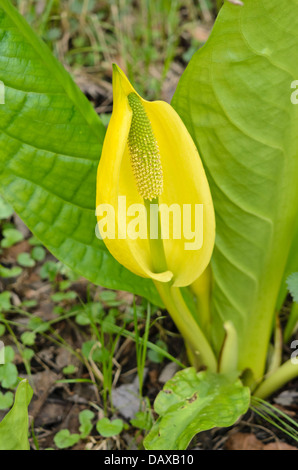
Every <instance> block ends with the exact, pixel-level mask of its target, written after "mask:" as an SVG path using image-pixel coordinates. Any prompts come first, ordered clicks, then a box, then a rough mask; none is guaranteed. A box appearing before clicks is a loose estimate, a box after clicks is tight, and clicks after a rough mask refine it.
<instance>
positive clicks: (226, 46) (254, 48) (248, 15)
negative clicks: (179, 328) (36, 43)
mask: <svg viewBox="0 0 298 470" xmlns="http://www.w3.org/2000/svg"><path fill="white" fill-rule="evenodd" d="M297 50H298V0H292V1H291V2H282V3H281V2H280V1H279V0H244V6H237V5H232V4H230V3H226V4H225V5H224V7H223V8H222V10H221V12H220V14H219V17H218V19H217V21H216V24H215V26H214V29H213V32H212V34H211V36H210V38H209V40H208V41H207V43H206V45H205V46H204V47H203V48H202V49H201V50H200V51H198V52H197V53H196V54H195V56H194V57H193V59H192V60H191V62H190V64H189V66H188V67H187V69H186V71H185V73H184V75H183V77H182V79H181V81H180V83H179V85H178V89H177V91H176V94H175V96H174V100H173V105H174V107H175V108H176V110H177V111H178V112H179V114H180V115H181V117H182V119H183V120H184V122H185V124H186V126H187V127H188V129H189V131H190V132H191V134H192V136H193V138H194V139H195V142H196V144H197V146H198V149H199V151H200V154H201V156H202V158H203V161H204V165H205V168H206V172H207V176H208V179H209V182H210V186H211V191H212V195H213V198H214V204H215V211H216V222H217V238H216V246H215V250H214V256H213V260H212V268H213V276H214V289H213V299H212V302H213V318H214V320H213V323H212V329H213V342H214V346H215V348H216V349H217V351H219V350H220V347H221V344H222V338H223V334H224V332H223V328H222V325H223V322H224V321H227V320H230V321H232V322H233V324H234V325H235V327H236V329H237V332H238V335H239V345H240V351H239V367H240V368H241V369H244V368H247V367H248V368H251V369H252V370H253V371H254V373H255V376H256V377H261V376H262V374H263V371H264V367H265V361H266V353H267V348H268V343H269V338H270V334H271V328H272V320H273V315H274V309H275V305H276V301H277V296H278V292H279V289H280V285H281V280H282V276H283V274H284V270H285V266H286V263H287V259H288V256H289V252H290V248H291V245H292V242H293V237H294V232H295V230H294V226H295V219H296V218H297V216H298V184H297V181H298V155H297V152H298V145H297V144H298V142H297V139H298V132H297V130H298V126H297V124H298V106H297V105H294V104H292V102H291V99H290V98H291V94H292V93H293V91H294V90H293V89H292V88H291V83H292V82H293V81H294V80H296V79H298V61H297ZM293 246H294V245H293Z"/></svg>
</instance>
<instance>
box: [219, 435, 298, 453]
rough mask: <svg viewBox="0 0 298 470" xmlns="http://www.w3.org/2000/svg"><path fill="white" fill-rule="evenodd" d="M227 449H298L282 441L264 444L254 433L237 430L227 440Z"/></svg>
mask: <svg viewBox="0 0 298 470" xmlns="http://www.w3.org/2000/svg"><path fill="white" fill-rule="evenodd" d="M225 447H226V449H227V450H298V449H297V448H296V447H293V446H290V445H289V444H286V443H285V442H282V441H276V442H272V443H270V444H263V442H262V441H260V440H259V439H258V438H257V437H256V436H255V435H254V434H249V433H242V432H237V433H236V434H233V435H232V436H231V437H229V439H228V440H227V442H226V445H225Z"/></svg>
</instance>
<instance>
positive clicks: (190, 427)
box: [144, 367, 250, 450]
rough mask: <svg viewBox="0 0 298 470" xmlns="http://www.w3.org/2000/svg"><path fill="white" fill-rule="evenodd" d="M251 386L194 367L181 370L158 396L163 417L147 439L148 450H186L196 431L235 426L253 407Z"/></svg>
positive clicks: (158, 411) (156, 405) (156, 403)
mask: <svg viewBox="0 0 298 470" xmlns="http://www.w3.org/2000/svg"><path fill="white" fill-rule="evenodd" d="M249 401H250V392H249V388H247V387H243V385H242V383H241V382H240V380H235V379H234V380H232V379H231V378H230V377H228V376H225V375H221V374H214V373H211V372H199V373H196V371H195V369H194V368H193V367H191V368H189V369H184V370H183V371H180V372H178V373H177V374H176V375H175V376H174V377H173V378H172V379H171V380H169V381H168V382H167V383H166V385H165V386H164V388H163V390H162V391H161V392H160V393H159V394H158V395H157V398H156V400H155V402H154V409H155V411H156V413H158V414H159V418H158V420H157V421H156V423H155V424H154V426H153V428H152V430H151V431H150V433H149V434H148V436H147V437H146V439H145V441H144V445H145V448H146V449H147V450H150V449H155V450H183V449H186V448H187V446H188V444H189V442H190V441H191V439H192V438H193V436H194V435H195V434H197V433H198V432H201V431H206V430H207V429H211V428H213V427H225V426H232V424H234V423H235V422H236V421H237V419H238V418H239V416H241V415H242V414H244V413H245V412H246V411H247V409H248V406H249Z"/></svg>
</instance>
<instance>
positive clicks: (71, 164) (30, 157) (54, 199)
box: [0, 0, 160, 303]
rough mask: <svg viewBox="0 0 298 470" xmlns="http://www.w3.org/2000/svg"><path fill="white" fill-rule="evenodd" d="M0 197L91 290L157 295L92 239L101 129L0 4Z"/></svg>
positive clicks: (2, 1) (3, 1)
mask: <svg viewBox="0 0 298 470" xmlns="http://www.w3.org/2000/svg"><path fill="white" fill-rule="evenodd" d="M0 40H1V42H0V80H1V81H3V83H4V85H5V104H4V105H0V191H1V193H2V194H3V196H4V197H5V199H6V200H7V201H8V202H9V203H11V204H12V205H13V207H14V208H15V210H16V212H17V213H18V214H19V215H20V216H21V217H22V219H23V220H24V222H25V223H26V224H27V225H28V227H29V228H30V229H31V230H32V232H33V233H34V234H35V235H36V236H37V237H38V238H39V239H40V240H41V241H42V242H43V243H44V244H45V245H46V246H47V247H48V248H49V250H50V251H51V252H52V253H53V254H54V255H55V256H56V257H57V258H59V259H60V260H62V261H63V262H64V263H66V264H67V265H69V266H70V267H72V268H73V269H74V270H76V271H77V272H79V273H80V274H82V275H83V276H85V277H86V278H87V279H89V280H91V281H93V282H94V283H96V284H100V285H102V286H105V287H109V288H115V289H124V290H129V291H132V292H135V293H137V294H141V295H144V296H145V297H147V298H150V299H151V300H153V301H154V302H156V303H160V301H159V300H158V299H159V297H158V295H157V292H156V290H155V287H154V286H153V283H152V282H151V281H149V280H143V279H141V278H139V277H137V276H135V275H133V274H132V273H130V272H128V271H127V270H126V269H124V268H123V267H122V266H120V265H119V264H118V263H117V261H115V260H114V258H113V257H112V256H111V255H110V254H109V253H108V252H107V250H106V248H105V245H104V243H103V242H102V241H99V240H98V239H97V238H96V236H95V224H96V218H95V185H96V170H97V165H98V161H99V158H100V153H101V147H102V142H103V138H104V133H105V129H104V126H103V125H102V123H101V121H100V119H99V118H98V116H97V115H96V113H95V111H94V110H93V108H92V106H91V104H90V103H89V102H88V100H87V99H86V97H85V96H84V95H83V94H82V93H81V91H80V90H79V88H78V87H77V86H76V85H75V84H74V82H73V81H72V79H71V77H70V76H69V74H68V73H67V72H66V71H65V70H64V68H63V67H62V65H61V64H59V63H58V62H57V60H56V59H55V58H54V56H53V55H52V54H51V53H50V51H49V50H48V48H47V46H46V45H45V44H44V43H43V42H42V41H41V40H40V39H39V38H38V37H37V36H36V35H35V33H34V32H33V31H32V30H31V28H30V27H29V25H28V24H27V23H26V21H25V20H24V19H23V18H22V16H20V15H19V14H18V12H17V11H16V10H15V9H14V8H13V7H12V5H11V4H10V2H9V1H8V0H0Z"/></svg>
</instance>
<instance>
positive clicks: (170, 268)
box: [96, 65, 215, 287]
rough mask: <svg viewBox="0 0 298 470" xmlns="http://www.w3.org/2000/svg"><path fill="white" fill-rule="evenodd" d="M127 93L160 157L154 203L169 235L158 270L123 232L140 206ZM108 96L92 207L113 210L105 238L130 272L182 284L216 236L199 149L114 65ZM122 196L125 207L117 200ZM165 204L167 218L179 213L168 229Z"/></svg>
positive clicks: (144, 243)
mask: <svg viewBox="0 0 298 470" xmlns="http://www.w3.org/2000/svg"><path fill="white" fill-rule="evenodd" d="M131 93H134V94H135V95H136V96H137V97H138V99H139V101H140V103H141V105H142V106H143V108H144V110H145V112H146V115H147V117H148V119H149V121H150V124H151V128H152V131H153V135H154V137H155V140H156V143H157V147H158V151H159V156H160V163H161V168H162V172H161V173H162V178H163V181H162V192H161V194H160V195H159V197H158V203H159V205H160V207H161V209H162V208H163V209H165V210H164V213H165V217H163V216H162V217H161V232H162V234H163V235H164V234H169V238H168V239H164V240H163V244H164V251H165V257H166V264H167V271H165V272H161V273H156V272H154V269H153V262H152V256H151V251H150V246H149V242H148V239H147V238H145V237H143V238H136V239H133V238H132V237H128V236H126V229H127V228H128V227H129V223H130V222H131V221H132V220H133V219H132V215H133V211H132V212H131V214H130V215H129V212H128V213H127V212H126V213H124V212H125V210H126V209H128V208H129V207H130V206H131V205H133V204H140V205H141V206H140V207H143V208H144V199H143V197H142V196H141V195H140V193H139V190H138V184H137V181H136V172H135V171H133V168H132V161H131V154H130V150H129V145H128V139H129V132H130V129H131V123H132V115H133V111H132V108H131V106H130V104H129V99H128V96H129V95H130V94H131ZM113 99H114V105H113V113H112V116H111V120H110V123H109V126H108V129H107V133H106V137H105V141H104V145H103V150H102V156H101V159H100V163H99V166H98V173H97V200H96V205H97V207H98V206H100V205H102V204H107V205H110V206H112V207H113V208H114V211H115V216H116V217H115V227H114V228H115V233H116V236H115V238H107V237H106V238H104V242H105V244H106V246H107V248H108V250H109V251H110V253H111V254H112V255H113V256H114V258H115V259H117V261H118V262H119V263H120V264H122V265H123V266H125V267H126V268H127V269H129V270H130V271H132V272H134V273H135V274H138V275H139V276H142V277H149V278H152V279H154V280H156V281H160V282H169V281H172V283H173V285H174V286H177V287H182V286H187V285H189V284H191V283H192V282H193V281H194V280H195V279H197V278H198V277H199V276H200V275H201V274H202V272H203V271H204V270H205V268H206V266H207V265H208V263H209V261H210V258H211V254H212V250H213V246H214V239H215V218H214V209H213V204H212V198H211V194H210V189H209V185H208V181H207V178H206V175H205V171H204V169H203V166H202V162H201V160H200V157H199V154H198V151H197V149H196V147H195V144H194V142H193V140H192V138H191V137H190V135H189V133H188V131H187V129H186V127H185V126H184V124H183V122H182V121H181V119H180V117H179V116H178V114H177V113H176V111H175V110H174V109H173V108H172V107H171V106H170V105H169V104H167V103H165V102H162V101H154V102H149V101H145V100H143V99H142V98H141V97H140V96H139V95H138V94H137V92H136V91H135V90H134V88H133V87H132V86H131V84H130V83H129V81H128V79H127V78H126V76H125V75H124V73H123V72H122V71H121V70H120V69H119V68H118V67H117V66H116V65H114V67H113ZM144 138H146V136H145V137H144ZM130 139H132V137H131V136H130ZM136 141H138V139H136ZM119 196H120V199H119ZM124 196H125V198H126V199H125V206H124V205H123V204H122V202H123V197H124ZM119 201H121V203H119ZM133 207H135V206H133ZM167 208H168V209H170V219H169V220H170V221H171V220H172V212H171V209H172V211H174V212H175V210H177V209H178V212H179V210H180V214H181V222H180V219H179V217H177V218H176V219H175V220H176V225H175V224H174V227H172V229H171V226H170V228H169V227H167V225H166V222H167V220H168V215H169V214H168V213H167V212H168V211H167ZM137 214H138V222H140V223H142V222H144V223H146V213H145V211H139V212H138V213H137ZM98 215H99V214H98ZM199 215H200V217H199ZM101 216H102V214H101ZM195 216H197V220H199V221H200V223H199V224H198V225H195V224H194V221H195V220H196V218H195ZM190 217H191V218H190ZM98 220H100V217H98ZM202 221H203V223H202ZM190 222H192V224H190ZM183 223H184V225H183ZM178 225H179V226H178ZM195 228H196V230H195ZM100 232H101V229H100ZM179 232H181V237H180V238H179ZM192 232H195V233H192ZM173 234H175V237H177V236H178V238H174V237H173ZM177 234H178V235H177ZM190 236H192V237H193V239H190ZM187 248H188V249H187Z"/></svg>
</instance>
